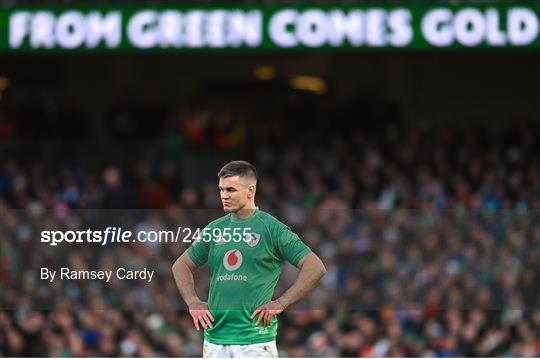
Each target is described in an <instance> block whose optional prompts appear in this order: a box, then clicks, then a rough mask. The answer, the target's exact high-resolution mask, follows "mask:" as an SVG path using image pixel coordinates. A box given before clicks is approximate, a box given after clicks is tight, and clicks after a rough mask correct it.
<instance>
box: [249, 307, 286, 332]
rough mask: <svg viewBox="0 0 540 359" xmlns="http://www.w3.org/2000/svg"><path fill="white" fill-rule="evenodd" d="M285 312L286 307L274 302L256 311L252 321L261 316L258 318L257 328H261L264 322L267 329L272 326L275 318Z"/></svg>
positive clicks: (252, 315)
mask: <svg viewBox="0 0 540 359" xmlns="http://www.w3.org/2000/svg"><path fill="white" fill-rule="evenodd" d="M284 310H285V307H284V306H283V305H282V304H281V303H280V302H278V301H277V300H273V301H271V302H268V303H266V304H263V305H261V306H260V307H259V308H257V309H255V311H254V312H253V314H251V319H253V318H255V316H256V315H257V314H259V318H257V322H256V323H255V326H259V323H260V322H261V320H262V321H263V324H264V326H265V327H266V326H269V325H270V321H271V320H272V318H273V317H275V316H276V315H278V314H279V313H281V312H283V311H284Z"/></svg>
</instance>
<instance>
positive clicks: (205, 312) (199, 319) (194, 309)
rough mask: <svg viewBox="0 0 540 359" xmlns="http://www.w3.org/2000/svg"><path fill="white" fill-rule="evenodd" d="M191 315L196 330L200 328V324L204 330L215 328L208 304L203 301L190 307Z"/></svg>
mask: <svg viewBox="0 0 540 359" xmlns="http://www.w3.org/2000/svg"><path fill="white" fill-rule="evenodd" d="M189 314H190V315H191V318H193V324H195V328H197V330H199V328H200V326H199V323H200V325H201V326H202V327H203V328H204V329H206V328H213V327H214V326H213V325H212V322H213V321H214V317H213V316H212V313H210V310H209V309H208V303H206V302H203V301H196V302H193V303H191V304H190V305H189Z"/></svg>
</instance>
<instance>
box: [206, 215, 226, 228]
mask: <svg viewBox="0 0 540 359" xmlns="http://www.w3.org/2000/svg"><path fill="white" fill-rule="evenodd" d="M230 216H231V214H230V213H227V214H225V215H223V216H221V217H219V218H217V219H215V220H213V221H212V222H210V223H208V224H207V225H206V227H213V228H215V227H219V226H220V225H222V224H223V223H227V222H228V221H229V219H230Z"/></svg>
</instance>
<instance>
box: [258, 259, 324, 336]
mask: <svg viewBox="0 0 540 359" xmlns="http://www.w3.org/2000/svg"><path fill="white" fill-rule="evenodd" d="M298 268H299V269H300V273H298V277H296V280H295V281H294V283H293V285H292V286H291V287H290V288H289V289H287V290H286V291H285V293H283V295H282V296H281V297H279V298H278V299H276V300H273V301H271V302H268V303H266V304H264V305H263V306H261V307H259V308H257V309H256V310H255V311H254V312H253V314H252V315H251V318H252V319H253V318H254V317H255V316H256V315H257V314H259V318H258V319H257V323H255V325H259V322H260V321H261V320H263V322H264V325H265V326H267V325H269V324H270V320H271V319H272V317H274V316H276V315H278V314H279V313H281V312H283V311H284V310H285V308H287V307H288V306H290V305H291V304H293V303H295V302H296V301H298V300H300V299H301V298H302V297H304V296H305V295H306V294H308V293H309V292H310V291H311V290H312V289H313V288H314V287H315V286H316V285H317V283H318V282H319V281H320V280H321V278H322V277H323V276H324V274H325V273H326V268H325V267H324V264H323V262H322V261H321V260H320V258H319V257H318V256H317V255H316V254H315V253H313V252H310V253H309V254H306V255H305V256H304V258H302V260H300V262H298Z"/></svg>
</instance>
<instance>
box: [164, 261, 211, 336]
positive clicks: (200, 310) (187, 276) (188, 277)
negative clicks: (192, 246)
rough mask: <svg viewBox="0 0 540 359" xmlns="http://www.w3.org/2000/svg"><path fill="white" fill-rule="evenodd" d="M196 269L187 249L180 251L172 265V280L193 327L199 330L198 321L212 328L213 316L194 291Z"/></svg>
mask: <svg viewBox="0 0 540 359" xmlns="http://www.w3.org/2000/svg"><path fill="white" fill-rule="evenodd" d="M196 270H197V266H196V265H195V263H193V261H192V260H191V258H189V255H188V254H187V251H186V252H184V253H182V255H181V256H180V257H179V258H178V259H177V260H176V262H174V264H173V266H172V272H173V276H174V281H175V282H176V286H177V287H178V290H179V291H180V295H181V296H182V298H183V299H184V301H185V302H186V304H187V306H188V308H189V314H190V315H191V317H192V319H193V324H195V328H197V330H199V323H200V324H201V325H202V326H203V328H204V329H206V328H207V327H210V328H212V321H213V320H214V317H213V316H212V313H210V310H209V309H208V304H207V303H205V302H203V301H202V300H200V299H199V297H198V296H197V292H196V291H195V282H194V280H193V273H194V272H195V271H196Z"/></svg>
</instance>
